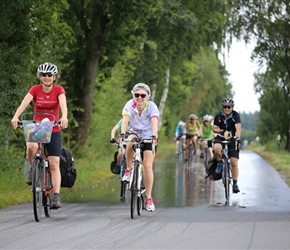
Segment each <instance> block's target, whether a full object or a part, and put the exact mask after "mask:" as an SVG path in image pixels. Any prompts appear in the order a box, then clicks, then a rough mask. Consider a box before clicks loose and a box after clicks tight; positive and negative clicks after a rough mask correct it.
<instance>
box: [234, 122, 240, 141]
mask: <svg viewBox="0 0 290 250" xmlns="http://www.w3.org/2000/svg"><path fill="white" fill-rule="evenodd" d="M235 127H236V137H239V138H241V133H242V126H241V124H240V123H239V124H236V125H235Z"/></svg>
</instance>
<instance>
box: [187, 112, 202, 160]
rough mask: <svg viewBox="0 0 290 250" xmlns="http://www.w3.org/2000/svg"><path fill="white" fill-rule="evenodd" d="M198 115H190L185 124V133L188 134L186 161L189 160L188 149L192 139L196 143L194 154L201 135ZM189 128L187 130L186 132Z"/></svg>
mask: <svg viewBox="0 0 290 250" xmlns="http://www.w3.org/2000/svg"><path fill="white" fill-rule="evenodd" d="M197 119H198V117H197V116H196V115H195V114H191V115H189V120H188V121H187V122H186V123H185V124H184V125H183V127H182V129H183V133H184V134H186V149H185V155H186V157H185V162H187V160H188V159H187V156H188V150H189V145H190V140H192V142H193V145H194V154H195V153H196V149H197V139H198V137H200V136H201V133H202V131H201V126H200V123H199V121H198V120H197ZM186 130H187V132H185V131H186Z"/></svg>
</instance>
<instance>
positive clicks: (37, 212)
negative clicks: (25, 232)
mask: <svg viewBox="0 0 290 250" xmlns="http://www.w3.org/2000/svg"><path fill="white" fill-rule="evenodd" d="M43 179H44V171H43V166H42V162H41V160H40V159H38V158H36V159H35V160H34V161H33V170H32V193H33V211H34V218H35V221H36V222H39V221H40V217H41V210H42V198H43Z"/></svg>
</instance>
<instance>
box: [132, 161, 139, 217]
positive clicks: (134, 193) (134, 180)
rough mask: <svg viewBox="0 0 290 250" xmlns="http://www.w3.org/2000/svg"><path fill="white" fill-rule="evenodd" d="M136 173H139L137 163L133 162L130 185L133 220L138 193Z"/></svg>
mask: <svg viewBox="0 0 290 250" xmlns="http://www.w3.org/2000/svg"><path fill="white" fill-rule="evenodd" d="M138 171H139V162H134V169H133V171H132V172H133V173H132V174H133V176H132V177H133V178H132V184H131V218H132V219H134V211H135V207H136V204H137V192H138V186H137V183H138V177H139V176H138V175H139V174H138Z"/></svg>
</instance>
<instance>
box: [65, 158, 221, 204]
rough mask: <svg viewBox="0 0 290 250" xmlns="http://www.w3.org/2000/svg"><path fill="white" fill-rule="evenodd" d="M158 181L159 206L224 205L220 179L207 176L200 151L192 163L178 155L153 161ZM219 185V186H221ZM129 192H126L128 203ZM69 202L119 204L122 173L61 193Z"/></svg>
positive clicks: (155, 186) (157, 196)
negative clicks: (213, 179) (185, 162)
mask: <svg viewBox="0 0 290 250" xmlns="http://www.w3.org/2000/svg"><path fill="white" fill-rule="evenodd" d="M154 176H155V182H154V187H153V194H152V196H153V197H154V199H155V200H156V201H157V203H158V206H164V207H185V206H200V205H210V204H214V205H215V204H217V205H219V204H224V191H223V190H224V189H223V186H222V183H221V181H217V182H213V181H211V180H209V179H206V178H205V176H206V173H205V168H204V165H203V161H202V159H199V154H198V155H196V156H195V158H194V161H193V163H192V164H191V165H188V164H184V163H183V160H182V159H179V158H178V157H176V156H175V155H168V156H166V157H163V158H160V159H158V160H156V161H155V163H154ZM218 186H220V188H218ZM129 199H130V192H129V191H127V200H126V201H125V203H129ZM62 200H63V201H64V202H67V203H71V202H73V203H79V202H98V203H106V204H108V203H109V204H119V203H120V182H119V176H118V175H114V176H112V177H111V178H108V179H106V180H103V181H100V182H98V183H96V184H95V185H93V186H92V187H87V188H83V189H79V190H74V189H72V190H71V192H69V193H66V194H65V195H63V196H62Z"/></svg>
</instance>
